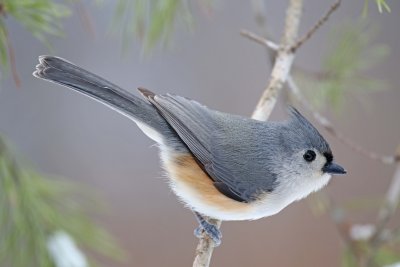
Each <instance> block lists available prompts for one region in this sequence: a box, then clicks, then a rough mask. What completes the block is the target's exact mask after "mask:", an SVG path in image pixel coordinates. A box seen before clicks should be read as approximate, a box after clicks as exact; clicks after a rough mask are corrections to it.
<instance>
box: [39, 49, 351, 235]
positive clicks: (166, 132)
mask: <svg viewBox="0 0 400 267" xmlns="http://www.w3.org/2000/svg"><path fill="white" fill-rule="evenodd" d="M39 61H40V64H39V65H37V66H36V71H35V72H34V73H33V75H34V76H35V77H38V78H42V79H45V80H49V81H52V82H55V83H58V84H61V85H64V86H67V87H69V88H72V89H73V90H76V91H78V92H80V93H83V94H84V95H87V96H89V97H91V98H94V99H96V100H98V101H99V102H101V103H103V104H105V105H107V106H109V107H111V108H112V109H114V110H116V111H118V112H120V113H122V114H123V115H125V116H127V117H128V118H130V119H131V120H133V121H134V122H135V123H136V124H137V125H138V126H139V128H140V129H141V130H142V131H143V132H144V133H145V134H146V135H147V136H149V137H150V138H151V139H153V140H154V141H156V142H157V143H158V144H159V147H160V151H161V152H160V156H161V159H162V164H163V167H164V168H165V170H166V172H167V174H168V177H169V184H170V186H171V188H172V190H173V191H174V192H175V194H176V195H177V196H178V197H179V198H180V199H181V200H182V201H183V202H184V203H185V204H186V205H187V206H188V207H189V208H191V209H192V210H193V211H194V212H195V214H196V216H197V218H198V221H199V222H200V227H199V228H198V231H200V230H203V229H204V230H205V231H206V232H207V233H208V234H209V235H210V236H211V237H212V238H213V239H214V241H216V243H219V242H220V238H221V234H220V232H219V230H218V229H217V228H216V227H215V226H214V225H212V224H210V223H208V222H207V221H206V220H205V219H204V218H203V215H206V216H210V217H212V218H215V219H219V220H255V219H259V218H262V217H266V216H270V215H273V214H276V213H278V212H279V211H281V210H282V209H283V208H285V207H286V206H287V205H289V204H290V203H292V202H293V201H296V200H300V199H302V198H304V197H306V196H307V195H309V194H310V193H312V192H314V191H317V190H319V189H320V188H322V187H323V186H325V185H326V184H327V183H328V181H329V179H330V178H331V175H332V174H345V173H346V171H345V170H344V169H343V168H342V167H341V166H339V165H337V164H336V163H335V162H334V161H333V155H332V152H331V149H330V148H329V145H328V143H327V142H326V140H325V139H324V138H323V137H322V136H321V135H320V134H319V132H318V131H317V130H316V129H315V128H314V127H313V126H312V125H311V123H310V122H309V121H308V120H307V119H306V118H304V117H303V116H302V115H301V114H300V113H299V112H298V111H297V110H296V109H294V108H290V119H289V120H287V121H283V122H261V121H257V120H253V119H250V118H246V117H241V116H237V115H232V114H227V113H222V112H219V111H215V110H211V109H209V108H207V107H206V106H203V105H202V104H199V103H198V102H196V101H193V100H189V99H187V98H184V97H181V96H176V95H171V94H166V95H157V94H154V93H153V92H151V91H149V90H146V89H139V91H140V92H141V94H142V95H143V96H144V98H145V100H142V99H140V98H138V97H136V96H134V95H132V94H131V93H129V92H127V91H125V90H123V89H121V88H119V87H118V86H116V85H114V84H112V83H110V82H108V81H106V80H104V79H103V78H101V77H99V76H96V75H94V74H92V73H90V72H88V71H86V70H84V69H82V68H80V67H77V66H75V65H74V64H72V63H70V62H68V61H66V60H64V59H62V58H58V57H53V56H41V57H39Z"/></svg>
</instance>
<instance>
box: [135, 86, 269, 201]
mask: <svg viewBox="0 0 400 267" xmlns="http://www.w3.org/2000/svg"><path fill="white" fill-rule="evenodd" d="M139 90H140V91H141V93H142V94H143V95H144V96H145V97H146V98H147V99H148V100H149V101H150V103H151V104H153V105H154V106H155V107H156V108H157V110H158V111H159V112H160V114H161V115H162V116H163V117H164V118H165V120H166V121H167V122H168V123H169V124H170V125H171V127H172V128H173V129H174V130H175V131H176V133H177V134H178V135H179V137H180V138H181V139H182V141H183V142H184V143H185V144H186V145H187V147H188V148H189V150H190V151H191V152H192V154H193V155H194V156H195V157H196V159H197V161H198V162H199V164H200V166H201V167H202V168H203V170H204V171H206V172H207V173H208V175H209V176H210V178H211V179H212V180H213V181H214V185H215V187H216V188H217V189H218V190H219V191H220V192H221V193H223V194H224V195H226V196H227V197H230V198H232V199H235V200H237V201H241V202H250V201H253V200H255V199H257V196H258V195H259V193H262V192H265V191H271V190H272V188H273V186H274V183H275V180H276V178H275V176H274V175H273V174H272V173H268V171H266V170H265V166H263V165H264V164H262V163H263V162H265V161H263V159H260V158H259V155H262V153H260V151H258V149H259V146H260V144H258V143H257V142H258V140H256V138H257V136H256V135H255V134H254V131H253V130H254V129H251V128H252V127H254V125H257V123H255V121H253V120H250V119H245V118H242V117H239V116H234V115H228V114H224V113H221V112H217V111H213V110H210V109H208V108H207V107H205V106H203V105H201V104H199V103H198V102H196V101H193V100H189V99H186V98H184V97H180V96H174V95H169V94H167V95H155V94H154V93H152V92H150V91H148V90H145V89H139ZM245 124H246V125H245ZM249 149H250V151H249ZM254 149H255V150H256V151H253V150H254ZM249 156H250V158H249Z"/></svg>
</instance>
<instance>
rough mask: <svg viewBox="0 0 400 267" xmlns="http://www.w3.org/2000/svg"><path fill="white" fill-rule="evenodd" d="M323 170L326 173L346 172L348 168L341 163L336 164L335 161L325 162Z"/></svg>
mask: <svg viewBox="0 0 400 267" xmlns="http://www.w3.org/2000/svg"><path fill="white" fill-rule="evenodd" d="M322 171H323V172H324V173H330V174H346V173H347V172H346V170H345V169H343V167H342V166H340V165H339V164H336V163H335V162H330V163H327V164H325V166H324V167H323V168H322Z"/></svg>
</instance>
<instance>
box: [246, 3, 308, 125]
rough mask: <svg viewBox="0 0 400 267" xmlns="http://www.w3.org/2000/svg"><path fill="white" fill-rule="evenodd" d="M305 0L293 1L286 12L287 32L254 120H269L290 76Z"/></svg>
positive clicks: (255, 111)
mask: <svg viewBox="0 0 400 267" xmlns="http://www.w3.org/2000/svg"><path fill="white" fill-rule="evenodd" d="M302 7H303V0H291V1H290V2H289V7H288V9H287V11H286V21H285V30H284V33H283V36H282V40H281V44H280V49H279V50H278V52H277V56H276V60H275V62H274V66H273V68H272V72H271V77H270V80H269V82H268V85H267V87H266V88H265V90H264V93H263V94H262V96H261V98H260V100H259V102H258V104H257V106H256V109H255V110H254V112H253V115H252V118H253V119H257V120H267V119H268V117H269V115H270V114H271V112H272V109H273V108H274V106H275V103H276V99H277V97H278V93H279V91H280V90H281V89H282V87H283V84H284V83H285V82H286V79H287V77H288V75H289V72H290V68H291V66H292V63H293V60H294V53H293V52H292V50H291V49H290V47H292V46H293V44H294V43H295V39H296V38H297V34H298V30H299V24H300V17H301V13H302Z"/></svg>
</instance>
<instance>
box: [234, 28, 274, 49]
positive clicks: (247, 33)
mask: <svg viewBox="0 0 400 267" xmlns="http://www.w3.org/2000/svg"><path fill="white" fill-rule="evenodd" d="M240 34H241V35H242V36H244V37H246V38H249V39H250V40H253V41H255V42H257V43H259V44H261V45H265V46H266V47H268V48H270V49H271V50H274V51H276V50H278V49H279V45H278V44H276V43H274V42H272V41H269V40H267V39H265V38H263V37H261V36H259V35H257V34H255V33H253V32H251V31H248V30H241V31H240Z"/></svg>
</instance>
